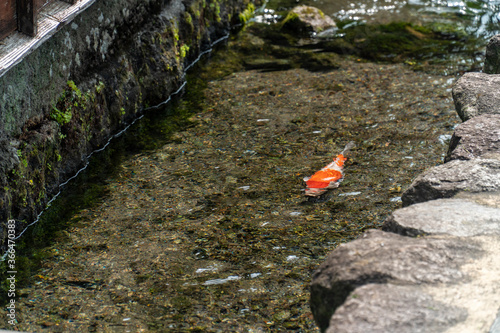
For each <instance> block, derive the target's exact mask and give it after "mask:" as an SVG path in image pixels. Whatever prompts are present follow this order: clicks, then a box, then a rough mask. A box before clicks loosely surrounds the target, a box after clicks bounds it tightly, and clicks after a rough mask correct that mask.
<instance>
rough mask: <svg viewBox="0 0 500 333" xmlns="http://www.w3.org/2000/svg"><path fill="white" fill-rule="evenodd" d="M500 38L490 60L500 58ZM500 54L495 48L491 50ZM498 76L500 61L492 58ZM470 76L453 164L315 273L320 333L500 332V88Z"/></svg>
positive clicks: (464, 84) (426, 177) (461, 88)
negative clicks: (377, 226) (375, 227)
mask: <svg viewBox="0 0 500 333" xmlns="http://www.w3.org/2000/svg"><path fill="white" fill-rule="evenodd" d="M498 40H499V36H497V37H495V38H494V39H492V42H491V43H490V46H489V49H488V51H487V56H492V55H495V56H497V55H498V54H500V52H498V50H500V44H499V43H498ZM497 45H498V49H496V50H492V49H491V47H497ZM486 63H487V64H488V66H489V67H488V68H500V67H499V66H496V64H498V63H500V58H496V59H487V61H486ZM497 81H498V77H497V76H495V75H487V74H481V73H469V74H466V75H464V77H462V78H461V79H460V80H459V81H458V83H457V84H456V86H455V88H454V90H453V93H454V98H455V105H456V107H457V112H458V113H459V114H460V116H461V117H462V119H464V120H468V119H469V120H468V121H466V122H465V123H463V124H461V125H460V126H458V127H457V129H456V131H455V134H454V136H453V139H452V140H451V143H450V148H449V151H448V155H447V159H446V160H447V161H448V162H447V163H445V164H444V165H440V166H437V167H434V168H431V169H429V170H427V171H426V172H424V173H423V174H421V175H420V176H419V177H417V178H416V179H415V181H414V182H413V184H412V185H411V186H410V188H409V189H408V190H407V191H406V192H405V193H404V194H403V196H402V200H403V205H404V206H406V207H405V208H402V209H398V210H396V211H394V212H393V213H392V214H391V216H389V217H388V218H387V220H386V221H385V223H384V226H383V228H382V229H383V231H379V230H369V231H367V232H365V233H364V234H363V235H362V236H361V237H360V238H359V239H357V240H355V241H353V242H351V243H348V244H343V245H341V246H339V247H338V248H337V249H335V250H334V251H333V252H332V253H331V254H330V255H329V256H328V257H327V259H326V260H325V262H324V263H323V264H322V265H321V266H320V267H319V269H318V270H317V271H316V272H315V273H314V276H313V279H312V282H311V309H312V311H313V315H314V317H315V319H316V321H317V323H318V325H319V326H320V328H321V331H322V332H329V333H330V332H331V333H333V332H335V333H342V332H346V333H347V332H351V333H352V332H380V333H382V332H408V333H414V332H450V333H451V332H489V333H494V332H500V260H498V253H500V145H499V144H498V142H499V141H500V139H499V137H498V129H499V127H498V124H499V120H500V118H498V117H499V115H498V113H499V112H498V110H500V99H498V96H500V84H498V83H499V82H500V81H498V82H497Z"/></svg>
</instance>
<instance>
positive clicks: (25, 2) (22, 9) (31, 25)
mask: <svg viewBox="0 0 500 333" xmlns="http://www.w3.org/2000/svg"><path fill="white" fill-rule="evenodd" d="M54 1H59V0H0V39H2V38H5V37H7V36H8V35H9V34H10V33H12V32H13V31H15V30H16V29H17V30H18V31H20V32H22V33H25V34H27V35H29V36H32V37H34V36H36V32H37V18H38V13H39V12H40V11H41V10H42V9H43V7H45V6H47V5H48V4H50V3H52V2H54ZM62 1H64V2H67V3H70V4H74V3H76V2H77V1H78V0H62Z"/></svg>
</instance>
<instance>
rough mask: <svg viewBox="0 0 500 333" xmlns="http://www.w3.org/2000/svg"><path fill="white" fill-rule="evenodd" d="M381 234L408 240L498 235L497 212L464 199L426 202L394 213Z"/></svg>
mask: <svg viewBox="0 0 500 333" xmlns="http://www.w3.org/2000/svg"><path fill="white" fill-rule="evenodd" d="M382 230H385V231H391V232H395V233H398V234H400V235H404V236H410V237H416V236H420V235H428V234H448V235H452V236H459V237H470V236H477V235H484V234H496V235H500V209H499V208H492V207H485V206H483V205H480V204H477V203H475V202H470V201H467V200H463V199H439V200H433V201H427V202H424V203H419V204H415V205H411V206H409V207H406V208H402V209H398V210H396V211H394V212H393V213H392V214H391V215H390V216H389V217H388V218H387V220H386V221H385V223H384V225H383V227H382Z"/></svg>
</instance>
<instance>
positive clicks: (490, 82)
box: [453, 73, 500, 121]
mask: <svg viewBox="0 0 500 333" xmlns="http://www.w3.org/2000/svg"><path fill="white" fill-rule="evenodd" d="M453 100H454V102H455V109H456V110H457V113H458V115H459V116H460V118H461V119H462V120H463V121H466V120H468V119H470V118H472V117H476V116H478V115H481V114H485V113H486V114H500V75H493V74H485V73H466V74H464V76H462V77H461V78H460V79H458V81H457V82H456V83H455V85H454V86H453Z"/></svg>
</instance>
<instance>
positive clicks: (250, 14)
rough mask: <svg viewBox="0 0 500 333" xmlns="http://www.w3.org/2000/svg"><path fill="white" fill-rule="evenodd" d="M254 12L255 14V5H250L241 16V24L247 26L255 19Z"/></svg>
mask: <svg viewBox="0 0 500 333" xmlns="http://www.w3.org/2000/svg"><path fill="white" fill-rule="evenodd" d="M254 12H255V6H254V4H253V3H249V4H248V6H247V8H246V9H245V10H244V11H243V12H242V13H240V15H239V17H240V22H241V23H243V24H246V23H247V22H248V21H249V20H250V19H251V18H252V17H253V13H254Z"/></svg>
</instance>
